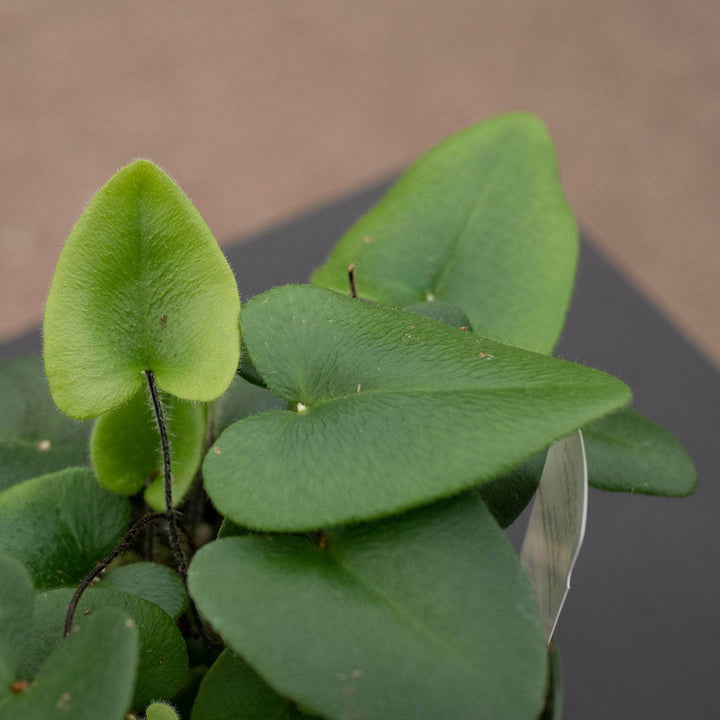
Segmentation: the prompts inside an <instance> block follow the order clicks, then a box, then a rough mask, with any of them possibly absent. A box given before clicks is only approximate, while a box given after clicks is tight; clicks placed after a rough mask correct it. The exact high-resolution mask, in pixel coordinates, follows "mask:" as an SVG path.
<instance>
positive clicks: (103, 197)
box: [43, 160, 240, 419]
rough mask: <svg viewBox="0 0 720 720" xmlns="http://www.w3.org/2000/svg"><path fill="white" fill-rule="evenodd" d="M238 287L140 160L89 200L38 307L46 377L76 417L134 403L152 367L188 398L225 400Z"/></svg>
mask: <svg viewBox="0 0 720 720" xmlns="http://www.w3.org/2000/svg"><path fill="white" fill-rule="evenodd" d="M239 312H240V300H239V297H238V292H237V287H236V285H235V278H234V277H233V274H232V271H231V270H230V267H229V265H228V264H227V261H226V260H225V258H224V256H223V254H222V252H221V251H220V248H219V247H218V245H217V243H216V242H215V239H214V238H213V236H212V233H211V232H210V230H209V228H208V227H207V225H206V224H205V223H204V222H203V220H202V218H201V217H200V214H199V213H198V212H197V210H196V209H195V208H194V207H193V206H192V204H191V203H190V201H189V200H188V199H187V197H186V196H185V195H184V194H183V192H182V191H181V190H180V188H179V187H178V186H177V185H176V184H175V183H174V182H173V181H172V180H171V179H170V178H169V177H168V176H167V175H166V174H165V173H163V172H162V170H160V169H159V168H158V167H156V166H155V165H153V164H152V163H151V162H148V161H147V160H138V161H136V162H134V163H132V164H131V165H128V166H127V167H125V168H123V169H122V170H120V172H118V173H117V174H116V175H114V176H113V177H112V178H111V179H110V180H109V182H108V183H107V184H106V185H105V186H104V187H103V188H102V189H101V190H100V191H99V192H98V194H97V195H96V196H95V197H94V198H93V199H92V200H91V201H90V204H89V205H88V207H87V209H86V210H85V212H84V213H83V215H82V217H81V218H80V219H79V220H78V222H77V224H76V225H75V227H74V228H73V230H72V232H71V233H70V236H69V237H68V239H67V241H66V243H65V247H64V248H63V251H62V253H61V255H60V259H59V260H58V264H57V268H56V270H55V276H54V278H53V281H52V284H51V286H50V292H49V294H48V299H47V304H46V306H45V324H44V329H43V336H44V343H45V350H44V352H45V369H46V372H47V376H48V380H49V382H50V390H51V392H52V395H53V398H54V400H55V402H56V403H57V405H58V407H59V408H60V409H61V410H62V411H63V412H65V413H67V414H68V415H70V416H72V417H76V418H80V419H84V418H91V417H97V416H98V415H102V414H103V413H106V412H108V411H110V410H112V409H114V408H116V407H118V406H119V405H121V404H122V403H123V402H125V401H126V400H129V399H130V398H131V397H132V396H133V395H135V394H136V393H137V392H138V391H139V390H140V388H141V387H142V386H143V385H144V384H145V377H144V371H145V370H152V371H153V372H154V374H155V377H156V379H157V384H158V386H159V387H160V389H162V390H164V391H165V392H168V393H170V394H172V395H175V396H177V397H180V398H183V399H185V400H198V401H203V402H207V401H210V400H214V399H215V398H218V397H220V395H222V393H223V392H225V389H226V388H227V387H228V385H229V384H230V382H231V380H232V378H233V376H234V375H235V370H236V369H237V364H238V359H239V353H240V337H239V329H238V315H239Z"/></svg>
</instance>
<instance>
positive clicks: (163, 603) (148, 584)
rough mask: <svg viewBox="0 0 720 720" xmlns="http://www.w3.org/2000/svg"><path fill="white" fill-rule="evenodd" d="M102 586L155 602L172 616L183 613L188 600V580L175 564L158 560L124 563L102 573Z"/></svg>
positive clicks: (174, 617)
mask: <svg viewBox="0 0 720 720" xmlns="http://www.w3.org/2000/svg"><path fill="white" fill-rule="evenodd" d="M100 587H101V588H110V589H111V590H116V591H118V592H124V593H127V594H128V595H133V596H134V597H139V598H142V599H143V600H147V601H149V602H151V603H155V605H157V606H158V607H161V608H162V609H163V610H164V611H165V612H166V613H167V614H168V615H169V616H170V617H171V618H172V619H173V620H177V619H178V618H179V617H180V615H182V613H183V612H184V611H185V609H186V608H187V604H188V599H187V592H186V590H185V584H184V583H183V581H182V579H181V578H180V576H179V575H178V574H177V573H176V572H175V571H174V570H173V569H172V568H169V567H167V566H166V565H160V564H158V563H151V562H138V563H133V564H132V565H121V566H120V567H118V568H114V569H113V570H111V571H110V572H108V573H107V574H106V575H103V576H102V580H101V581H100Z"/></svg>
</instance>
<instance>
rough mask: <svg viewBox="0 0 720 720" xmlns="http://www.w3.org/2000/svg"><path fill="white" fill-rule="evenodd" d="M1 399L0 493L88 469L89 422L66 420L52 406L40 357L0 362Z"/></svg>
mask: <svg viewBox="0 0 720 720" xmlns="http://www.w3.org/2000/svg"><path fill="white" fill-rule="evenodd" d="M0 398H2V403H0V492H2V491H3V490H5V489H6V488H9V487H12V486H13V485H16V484H17V483H19V482H22V481H23V480H28V479H30V478H33V477H37V476H39V475H47V474H48V473H50V472H55V471H56V470H63V469H64V468H67V467H77V466H80V465H87V464H89V463H88V461H89V458H88V437H87V436H88V433H89V432H90V423H80V422H76V421H74V420H71V419H70V418H68V417H66V416H65V415H63V414H62V413H61V412H60V411H59V410H58V409H57V407H55V403H54V402H53V400H52V397H50V391H49V390H48V386H47V380H46V379H45V371H44V369H43V365H42V358H41V357H40V356H39V355H29V356H27V357H22V358H14V359H13V360H9V361H7V362H4V363H0Z"/></svg>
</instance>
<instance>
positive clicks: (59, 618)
mask: <svg viewBox="0 0 720 720" xmlns="http://www.w3.org/2000/svg"><path fill="white" fill-rule="evenodd" d="M72 594H73V591H72V590H71V589H70V588H59V589H57V590H49V591H48V592H44V593H40V594H39V595H37V596H36V598H35V613H34V616H33V639H32V644H31V648H30V652H29V654H28V659H27V661H26V665H25V672H26V674H27V675H28V676H30V677H32V675H34V673H35V672H37V669H38V668H39V667H40V666H41V665H42V663H43V661H44V659H45V658H46V657H47V655H48V654H49V653H50V652H52V650H53V648H54V647H55V646H56V645H57V644H58V643H60V642H61V641H60V635H61V634H62V628H63V623H64V621H65V613H66V611H67V606H68V604H69V602H70V598H71V597H72ZM106 608H117V609H120V610H122V611H124V612H125V613H127V614H128V615H129V616H130V617H131V618H132V619H133V621H134V623H135V625H137V629H138V631H139V633H140V649H139V658H140V664H139V665H138V677H137V683H136V685H135V693H134V700H133V707H135V708H138V709H143V708H145V707H146V706H147V705H148V704H149V703H151V702H152V701H153V700H167V699H169V698H171V697H172V696H173V695H174V694H175V693H176V692H177V691H178V690H179V689H180V687H181V685H182V683H183V681H184V680H185V675H186V674H187V668H188V660H187V651H186V649H185V643H184V641H183V639H182V636H181V635H180V632H179V631H178V629H177V628H176V627H175V624H174V623H173V621H172V620H171V619H170V617H169V616H168V615H167V613H165V611H163V610H161V609H160V608H159V607H158V606H157V605H155V604H154V603H151V602H148V601H147V600H143V599H141V598H137V597H133V596H131V595H127V594H126V593H123V592H116V591H115V590H109V589H101V588H90V589H89V590H86V591H85V594H84V595H83V596H82V598H81V599H80V603H79V604H78V607H77V612H76V617H77V618H83V617H84V615H85V614H87V615H94V614H99V613H100V612H101V611H104V610H105V609H106Z"/></svg>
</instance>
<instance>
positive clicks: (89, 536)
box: [0, 468, 130, 589]
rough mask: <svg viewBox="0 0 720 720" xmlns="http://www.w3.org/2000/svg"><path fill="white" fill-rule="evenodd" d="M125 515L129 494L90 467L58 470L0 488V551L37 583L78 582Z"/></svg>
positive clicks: (119, 533)
mask: <svg viewBox="0 0 720 720" xmlns="http://www.w3.org/2000/svg"><path fill="white" fill-rule="evenodd" d="M129 520H130V507H129V505H128V502H127V500H126V499H125V498H121V497H118V496H117V495H113V494H112V493H110V492H108V491H107V490H105V489H104V488H101V487H100V486H99V485H98V484H97V481H96V480H95V478H94V477H93V474H92V472H91V471H90V470H88V469H85V468H70V469H68V470H61V471H60V472H57V473H53V474H51V475H44V476H42V477H38V478H33V479H32V480H26V481H25V482H23V483H21V484H20V485H15V486H14V487H11V488H10V489H9V490H6V491H5V492H3V493H0V552H6V553H8V554H9V555H12V556H13V557H15V558H17V559H18V560H20V561H21V562H22V563H24V564H25V567H27V569H28V570H29V571H30V574H31V575H32V577H33V580H34V582H35V587H36V588H38V589H45V588H51V587H58V586H60V585H77V584H78V583H79V582H80V580H82V579H83V578H84V577H85V575H87V574H88V572H90V570H92V569H93V567H95V565H96V564H97V563H98V562H99V561H100V560H102V559H103V558H104V557H105V556H106V555H107V554H108V553H109V552H110V551H111V550H112V549H113V548H114V547H115V546H116V545H117V544H118V542H119V541H120V540H121V539H122V537H123V535H124V534H125V531H126V530H127V526H128V523H129Z"/></svg>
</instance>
